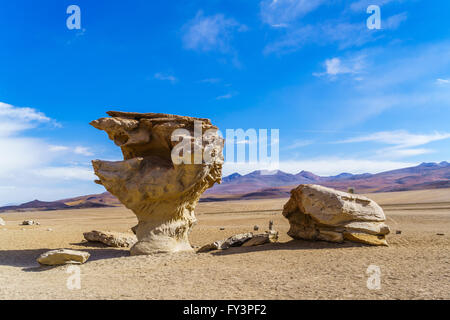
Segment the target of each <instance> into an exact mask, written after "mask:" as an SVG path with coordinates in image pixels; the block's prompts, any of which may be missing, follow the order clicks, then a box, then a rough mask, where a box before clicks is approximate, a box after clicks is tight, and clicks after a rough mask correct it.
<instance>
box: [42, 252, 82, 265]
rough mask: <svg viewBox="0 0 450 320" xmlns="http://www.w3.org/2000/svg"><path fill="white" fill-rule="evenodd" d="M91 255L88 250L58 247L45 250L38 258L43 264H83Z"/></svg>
mask: <svg viewBox="0 0 450 320" xmlns="http://www.w3.org/2000/svg"><path fill="white" fill-rule="evenodd" d="M89 257H90V254H89V253H88V252H84V251H75V250H68V249H57V250H52V251H48V252H45V253H43V254H41V255H40V256H39V258H37V262H39V263H40V264H42V265H48V266H55V265H62V264H83V263H85V262H86V261H87V260H88V259H89Z"/></svg>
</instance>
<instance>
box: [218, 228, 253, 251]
mask: <svg viewBox="0 0 450 320" xmlns="http://www.w3.org/2000/svg"><path fill="white" fill-rule="evenodd" d="M252 237H253V233H251V232H249V233H242V234H237V235H234V236H232V237H229V238H228V239H226V240H225V241H223V243H222V244H221V246H220V249H221V250H224V249H228V248H231V247H239V246H241V245H242V244H243V243H244V242H246V241H248V240H250V239H251V238H252Z"/></svg>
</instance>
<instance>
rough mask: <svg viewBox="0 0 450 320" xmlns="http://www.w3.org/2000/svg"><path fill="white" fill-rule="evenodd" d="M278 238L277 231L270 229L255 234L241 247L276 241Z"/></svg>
mask: <svg viewBox="0 0 450 320" xmlns="http://www.w3.org/2000/svg"><path fill="white" fill-rule="evenodd" d="M277 240H278V232H277V231H273V230H272V231H270V232H266V233H263V234H256V235H254V236H253V237H252V238H251V239H250V240H248V241H246V242H244V244H243V245H242V246H243V247H252V246H259V245H262V244H266V243H272V242H276V241H277Z"/></svg>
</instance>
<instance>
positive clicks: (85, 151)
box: [73, 146, 94, 157]
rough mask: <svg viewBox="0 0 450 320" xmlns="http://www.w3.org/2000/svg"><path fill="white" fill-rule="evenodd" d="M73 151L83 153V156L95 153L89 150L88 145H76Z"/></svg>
mask: <svg viewBox="0 0 450 320" xmlns="http://www.w3.org/2000/svg"><path fill="white" fill-rule="evenodd" d="M73 152H74V153H76V154H81V155H83V156H88V157H89V156H93V155H94V154H93V153H92V152H91V151H89V148H86V147H80V146H78V147H75V149H74V150H73Z"/></svg>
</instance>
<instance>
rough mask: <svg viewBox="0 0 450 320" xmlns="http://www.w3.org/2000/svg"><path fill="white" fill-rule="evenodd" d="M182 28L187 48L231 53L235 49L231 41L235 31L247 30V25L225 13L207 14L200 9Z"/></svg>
mask: <svg viewBox="0 0 450 320" xmlns="http://www.w3.org/2000/svg"><path fill="white" fill-rule="evenodd" d="M182 29H183V31H184V35H183V45H184V47H185V48H186V49H189V50H195V51H204V52H207V51H219V52H222V53H229V52H230V51H233V49H232V44H231V42H232V39H233V34H234V32H243V31H246V30H247V27H246V26H245V25H243V24H240V23H239V22H237V21H236V20H235V19H233V18H226V17H225V16H224V15H223V14H216V15H211V16H205V15H204V14H203V12H202V11H199V12H198V13H197V15H196V16H195V18H194V19H192V20H191V21H189V22H188V23H187V24H185V25H184V26H183V28H182Z"/></svg>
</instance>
